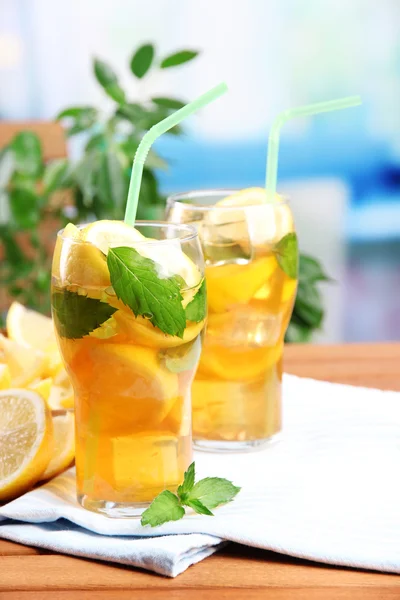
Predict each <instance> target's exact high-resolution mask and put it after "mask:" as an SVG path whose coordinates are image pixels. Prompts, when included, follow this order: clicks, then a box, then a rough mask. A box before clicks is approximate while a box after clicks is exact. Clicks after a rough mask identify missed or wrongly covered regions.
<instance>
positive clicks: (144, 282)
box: [107, 247, 186, 338]
mask: <svg viewBox="0 0 400 600" xmlns="http://www.w3.org/2000/svg"><path fill="white" fill-rule="evenodd" d="M107 265H108V269H109V271H110V278H111V285H112V286H113V288H114V290H115V293H116V294H117V296H118V298H119V299H120V300H122V302H123V303H124V304H126V305H127V306H128V307H129V308H130V309H131V310H132V312H133V314H134V315H135V316H146V317H148V318H149V319H150V322H151V323H152V324H153V325H154V326H155V327H158V328H159V329H160V330H161V331H162V332H163V333H167V334H169V335H177V336H178V337H180V338H182V337H183V332H184V331H185V326H186V316H185V310H184V308H183V306H182V295H181V287H182V281H181V278H178V277H166V278H164V279H162V278H161V277H160V276H159V275H158V271H157V263H155V262H154V261H153V260H151V259H150V258H145V257H144V256H141V254H139V252H137V251H136V250H135V249H134V248H128V247H120V248H110V250H109V251H108V254H107Z"/></svg>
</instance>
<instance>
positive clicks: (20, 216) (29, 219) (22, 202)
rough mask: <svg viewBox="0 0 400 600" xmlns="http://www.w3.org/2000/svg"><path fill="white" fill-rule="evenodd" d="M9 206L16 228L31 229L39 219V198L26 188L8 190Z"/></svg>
mask: <svg viewBox="0 0 400 600" xmlns="http://www.w3.org/2000/svg"><path fill="white" fill-rule="evenodd" d="M8 198H9V207H10V212H11V218H12V223H13V225H14V226H15V227H16V228H17V229H32V228H33V227H36V226H37V225H38V223H39V220H40V202H39V200H40V198H39V197H38V196H37V195H36V194H35V193H33V192H31V191H30V190H28V189H23V188H13V189H11V190H10V192H9V195H8Z"/></svg>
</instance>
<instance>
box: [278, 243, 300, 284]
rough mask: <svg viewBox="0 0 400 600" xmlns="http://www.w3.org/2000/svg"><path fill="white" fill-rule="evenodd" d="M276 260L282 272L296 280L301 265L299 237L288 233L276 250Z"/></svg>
mask: <svg viewBox="0 0 400 600" xmlns="http://www.w3.org/2000/svg"><path fill="white" fill-rule="evenodd" d="M274 251H275V254H276V260H277V261H278V264H279V266H280V268H281V269H282V271H284V273H286V275H288V277H290V278H291V279H296V277H297V271H298V263H299V249H298V243H297V235H296V234H295V233H294V232H292V233H287V234H286V235H285V236H283V238H282V239H281V240H279V242H278V243H277V244H276V245H275V248H274Z"/></svg>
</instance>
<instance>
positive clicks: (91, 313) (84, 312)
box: [52, 290, 117, 339]
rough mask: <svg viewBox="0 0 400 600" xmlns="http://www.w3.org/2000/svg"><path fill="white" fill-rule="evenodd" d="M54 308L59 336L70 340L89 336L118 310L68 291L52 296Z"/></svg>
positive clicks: (55, 293)
mask: <svg viewBox="0 0 400 600" xmlns="http://www.w3.org/2000/svg"><path fill="white" fill-rule="evenodd" d="M52 307H53V318H54V324H55V326H56V328H57V331H58V334H59V335H60V336H61V337H66V338H70V339H79V338H82V337H84V336H85V335H88V334H89V333H90V332H91V331H93V330H94V329H97V327H100V325H101V324H102V323H104V321H107V319H109V318H110V317H111V315H113V314H114V313H115V311H116V310H117V309H116V308H113V307H112V306H110V305H109V304H106V303H105V302H101V301H100V300H96V299H94V298H88V297H87V296H81V295H80V294H77V293H76V292H70V291H68V290H64V291H62V292H54V293H53V294H52Z"/></svg>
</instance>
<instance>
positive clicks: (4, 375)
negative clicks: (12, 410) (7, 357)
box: [0, 364, 11, 390]
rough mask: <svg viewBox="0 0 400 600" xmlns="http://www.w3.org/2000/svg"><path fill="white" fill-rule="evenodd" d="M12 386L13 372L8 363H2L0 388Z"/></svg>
mask: <svg viewBox="0 0 400 600" xmlns="http://www.w3.org/2000/svg"><path fill="white" fill-rule="evenodd" d="M9 387H11V374H10V369H9V368H8V365H1V364H0V390H5V389H7V388H9Z"/></svg>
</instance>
